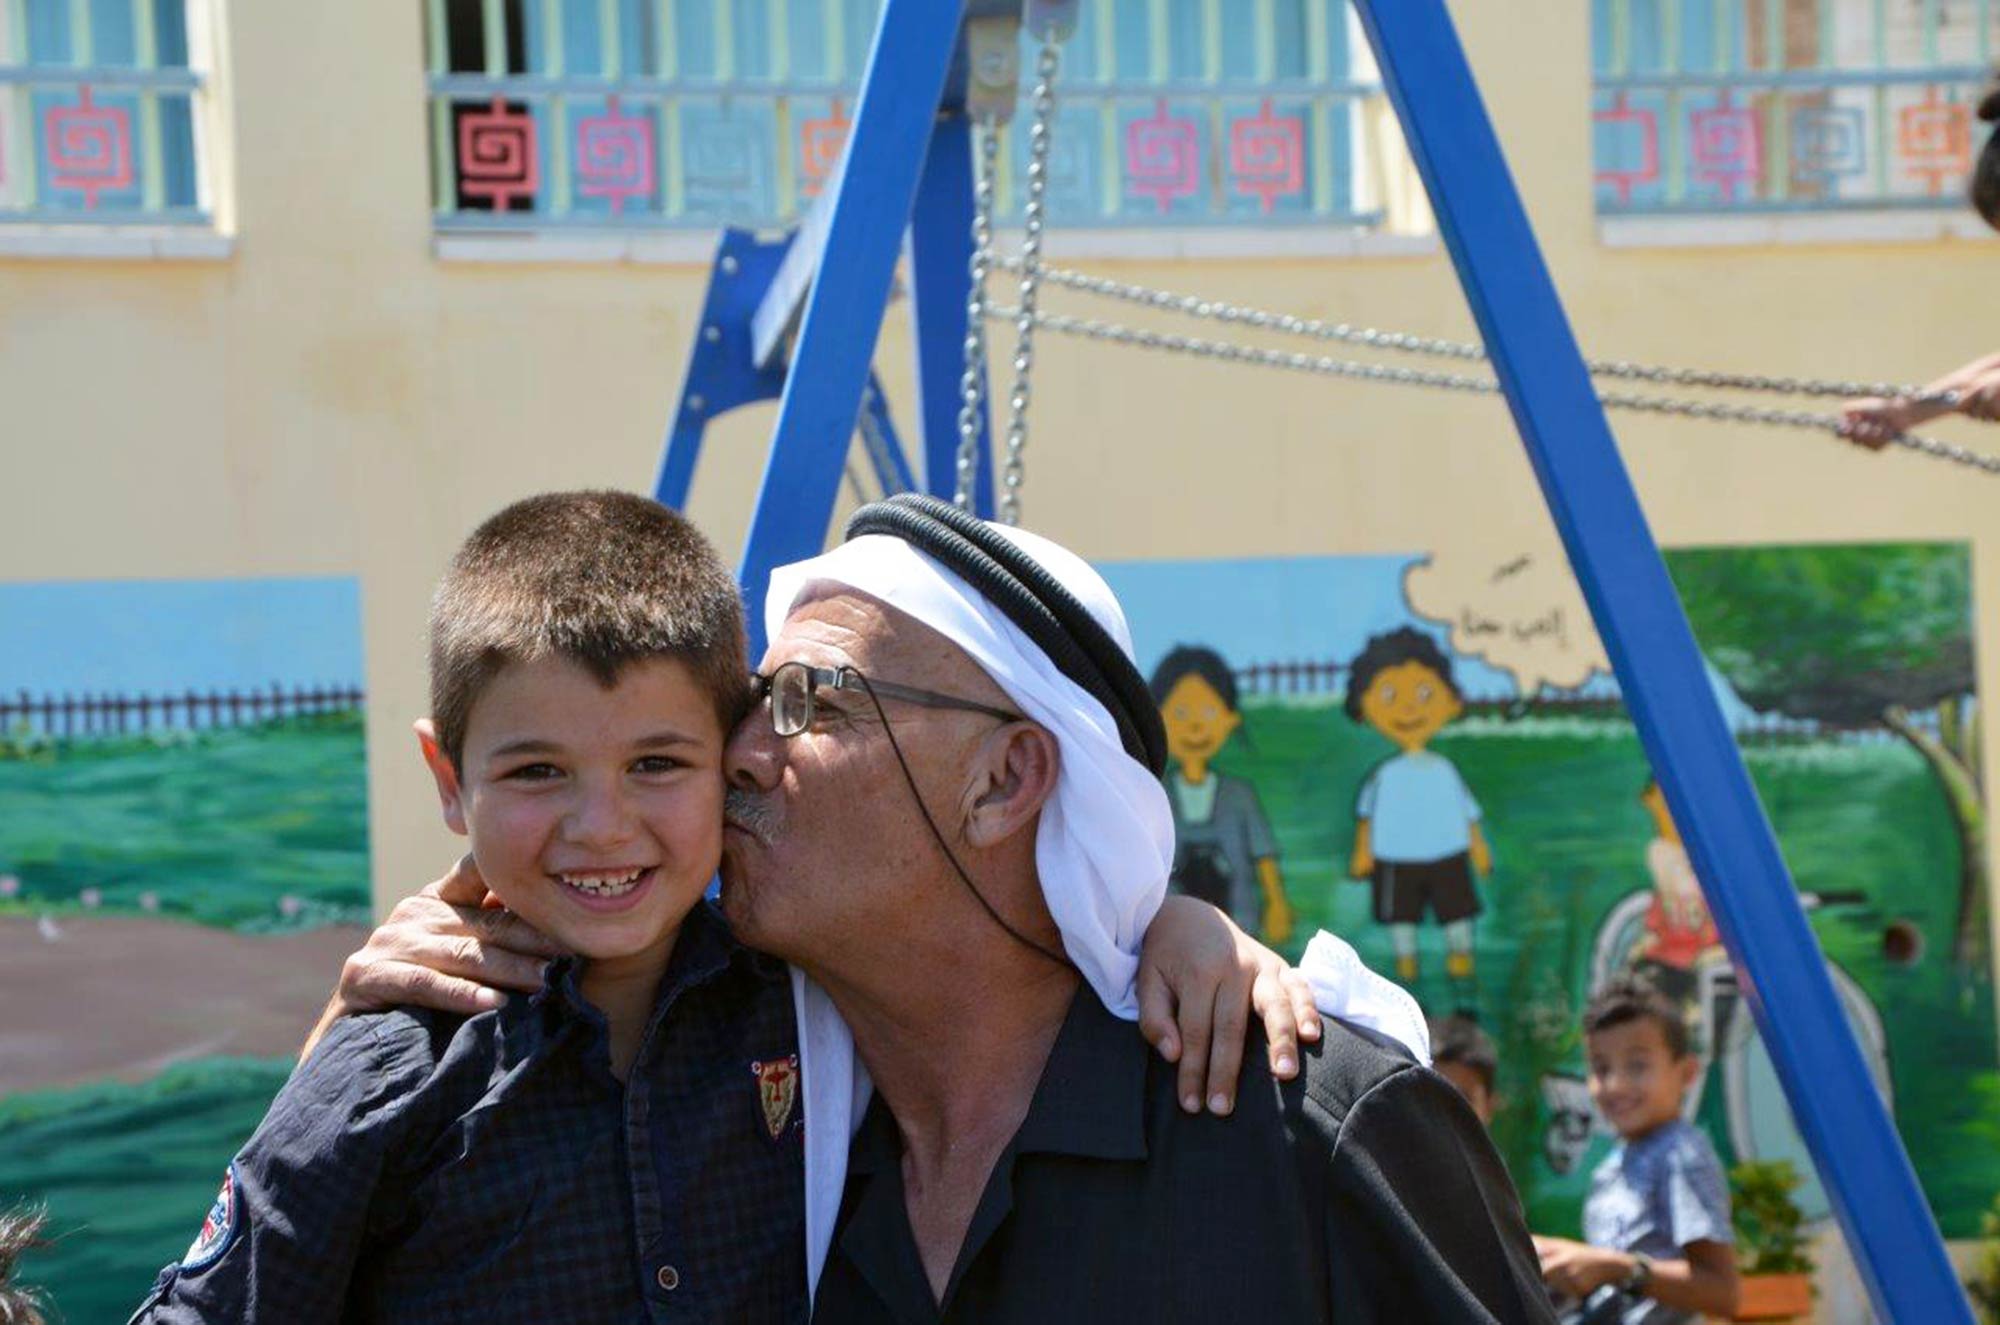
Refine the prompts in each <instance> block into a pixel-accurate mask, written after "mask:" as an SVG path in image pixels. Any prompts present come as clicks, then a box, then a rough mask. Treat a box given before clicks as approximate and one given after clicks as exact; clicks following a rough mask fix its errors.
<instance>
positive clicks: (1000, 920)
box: [854, 671, 1076, 971]
mask: <svg viewBox="0 0 2000 1325" xmlns="http://www.w3.org/2000/svg"><path fill="white" fill-rule="evenodd" d="M854 675H855V676H857V677H859V678H860V680H861V688H862V689H863V690H866V691H867V692H868V702H869V703H871V704H873V705H874V706H875V716H876V717H878V718H880V719H881V720H882V732H883V734H884V735H886V736H887V737H888V738H889V749H890V750H892V751H893V752H894V753H895V755H896V764H897V767H899V768H901V769H902V770H903V783H904V785H906V786H907V787H909V789H910V799H911V800H914V801H915V802H916V803H917V812H918V813H919V814H921V815H923V816H924V823H925V825H926V826H928V827H929V828H930V830H931V836H932V837H934V838H936V839H937V844H938V849H939V850H940V851H942V852H944V858H945V859H946V860H948V861H950V862H951V868H952V870H953V871H954V872H955V873H957V875H958V879H959V882H960V883H963V884H964V885H965V890H966V891H967V892H969V893H971V894H972V899H973V900H974V901H976V902H978V903H979V906H980V909H981V910H983V911H985V912H986V914H987V915H989V916H991V917H992V919H993V923H994V924H996V925H998V926H1000V928H1002V929H1004V930H1006V931H1007V933H1008V934H1009V935H1010V936H1011V937H1012V938H1014V939H1015V940H1016V941H1017V942H1020V943H1022V944H1024V945H1026V946H1027V947H1029V948H1032V949H1034V950H1035V951H1036V952H1038V953H1040V954H1041V955H1042V956H1044V957H1046V958H1048V959H1049V960H1050V961H1052V962H1054V963H1056V965H1058V966H1061V967H1064V968H1065V969H1067V970H1071V971H1074V970H1076V963H1075V962H1073V961H1071V960H1070V959H1069V958H1068V956H1066V955H1065V954H1063V953H1061V952H1058V951H1056V950H1055V949H1053V948H1050V947H1048V946H1047V945H1045V944H1041V943H1037V942H1036V941H1035V940H1034V939H1031V938H1029V937H1028V936H1027V935H1026V934H1023V933H1022V932H1021V931H1020V930H1018V929H1016V928H1014V926H1012V925H1010V924H1008V923H1007V919H1006V917H1004V916H1002V915H1001V914H1000V913H999V912H998V911H996V910H994V909H993V903H991V902H989V901H987V900H986V894H985V893H982V892H980V891H979V885H977V884H975V883H974V882H973V881H972V876H971V875H970V874H967V873H966V872H965V866H963V865H961V864H959V863H958V855H957V853H955V852H954V851H953V850H952V849H951V844H950V843H948V842H946V841H945V840H944V833H943V832H942V831H940V830H939V828H938V826H937V820H935V819H933V818H932V817H931V810H930V807H929V806H928V805H926V804H924V795H923V793H922V792H921V791H918V790H917V778H916V775H915V774H914V773H912V772H910V762H909V760H907V759H905V758H903V747H902V744H901V743H900V742H899V741H897V740H896V730H895V728H893V727H891V726H890V725H889V715H888V714H887V713H885V712H884V711H883V709H882V701H881V700H880V699H878V698H876V696H875V687H874V686H872V685H870V684H869V683H868V676H867V674H866V673H864V672H860V671H856V672H855V673H854Z"/></svg>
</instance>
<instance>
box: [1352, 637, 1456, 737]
mask: <svg viewBox="0 0 2000 1325" xmlns="http://www.w3.org/2000/svg"><path fill="white" fill-rule="evenodd" d="M1407 662H1420V663H1422V664H1423V665H1424V666H1426V667H1428V668H1430V669H1431V670H1432V671H1433V672H1436V673H1437V678H1438V680H1440V681H1442V682H1444V687H1445V689H1447V690H1449V691H1451V694H1452V698H1454V699H1458V700H1463V699H1464V698H1465V693H1464V692H1463V691H1461V690H1460V689H1459V688H1458V682H1457V681H1454V680H1453V679H1452V675H1451V659H1450V658H1448V657H1446V656H1445V652H1444V650H1443V649H1440V648H1439V647H1438V646H1437V641H1436V640H1434V639H1432V638H1431V637H1430V636H1429V635H1426V634H1424V632H1423V631H1421V630H1418V629H1417V628H1416V627H1414V626H1400V627H1398V628H1397V629H1395V630H1391V631H1388V632H1386V633H1384V634H1381V635H1377V636H1375V637H1374V638H1373V639H1371V640H1369V641H1368V642H1367V643H1366V644H1364V645H1362V646H1361V652H1360V654H1359V655H1358V656H1357V657H1356V658H1355V659H1354V661H1353V662H1352V663H1351V664H1349V665H1348V668H1347V699H1346V702H1345V705H1344V707H1345V708H1346V709H1347V716H1348V717H1350V718H1352V719H1354V720H1355V721H1356V722H1360V721H1361V697H1362V696H1363V695H1365V694H1367V693H1368V687H1369V686H1371V685H1373V684H1375V678H1376V677H1377V676H1378V675H1380V674H1381V673H1382V672H1385V671H1387V670H1388V669H1389V668H1391V667H1400V666H1401V665H1402V664H1404V663H1407Z"/></svg>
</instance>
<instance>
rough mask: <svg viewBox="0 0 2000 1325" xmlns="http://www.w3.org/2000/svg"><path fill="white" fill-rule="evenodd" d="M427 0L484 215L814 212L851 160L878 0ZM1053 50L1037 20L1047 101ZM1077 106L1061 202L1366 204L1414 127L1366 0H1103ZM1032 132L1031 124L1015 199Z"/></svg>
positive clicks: (460, 161)
mask: <svg viewBox="0 0 2000 1325" xmlns="http://www.w3.org/2000/svg"><path fill="white" fill-rule="evenodd" d="M427 3H428V5H429V33H430V49H429V61H430V88H431V102H430V132H431V141H432V165H433V187H434V196H433V204H434V206H435V209H436V212H437V215H438V218H439V222H440V224H441V225H442V226H445V227H447V228H451V229H469V230H470V229H482V228H485V229H544V228H559V227H565V226H606V225H609V226H621V227H629V226H659V225H666V226H674V225H683V226H712V225H715V224H718V223H723V222H728V223H733V224H742V225H765V224H777V223H783V222H786V221H789V220H792V219H795V218H796V217H797V216H798V215H799V213H800V212H801V211H802V210H803V209H804V208H805V207H806V206H807V205H809V204H810V202H811V200H812V198H813V197H814V196H815V195H816V194H817V193H818V192H819V191H820V190H821V189H822V188H824V187H825V186H826V184H827V182H828V180H829V179H830V178H831V176H832V173H833V171H834V169H835V167H836V165H837V164H838V161H839V157H840V151H841V147H842V145H843V144H844V143H845V141H846V136H847V130H848V127H849V123H850V120H851V117H852V115H853V111H854V99H853V98H854V90H855V89H856V88H857V87H858V85H859V83H860V78H861V71H862V67H863V65H864V64H865V62H866V60H867V54H868V44H869V41H870V39H871V37H872V36H873V33H874V25H875V16H876V10H877V3H876V0H427ZM1034 64H1035V61H1034V51H1033V50H1032V49H1031V48H1030V47H1029V45H1028V44H1027V43H1026V39H1025V38H1024V49H1023V70H1024V73H1023V88H1022V93H1023V99H1024V101H1025V99H1026V97H1027V95H1028V93H1029V92H1031V91H1032V76H1033V73H1032V71H1033V69H1034ZM1057 105H1058V111H1057V115H1058V118H1057V123H1056V130H1055V134H1054V138H1053V149H1052V157H1051V162H1050V180H1049V212H1050V217H1051V220H1052V221H1053V222H1054V223H1056V224H1070V225H1095V226H1119V225H1137V226H1157V225H1161V224H1171V225H1187V224H1230V223H1236V222H1243V221H1263V220H1275V221H1284V220H1295V221H1299V222H1308V221H1311V222H1325V221H1328V220H1333V221H1346V222H1350V223H1353V224H1356V225H1365V224H1369V223H1371V222H1373V221H1375V220H1376V219H1378V216H1379V212H1378V211H1377V208H1376V204H1375V203H1374V202H1373V201H1372V199H1373V198H1374V196H1375V195H1376V194H1377V193H1379V192H1380V191H1381V190H1380V189H1379V188H1378V187H1377V186H1376V184H1375V182H1374V180H1375V176H1374V174H1373V170H1374V164H1373V162H1374V158H1375V157H1376V156H1377V155H1378V153H1377V150H1376V148H1375V144H1377V143H1378V142H1382V141H1396V142H1399V140H1396V139H1395V135H1394V134H1393V133H1389V134H1387V135H1385V134H1384V133H1383V131H1382V125H1383V124H1384V123H1385V122H1387V123H1389V124H1391V125H1392V124H1393V121H1394V116H1393V115H1392V114H1390V113H1389V112H1388V109H1387V103H1386V101H1385V99H1384V98H1383V96H1382V92H1381V88H1380V86H1379V82H1378V80H1377V78H1376V76H1375V71H1374V67H1373V65H1372V63H1370V60H1369V56H1368V51H1367V44H1366V42H1365V41H1364V40H1363V39H1362V37H1361V35H1360V32H1359V30H1358V28H1357V26H1356V24H1355V22H1354V19H1353V16H1352V15H1351V14H1350V13H1349V11H1348V6H1347V0H1083V3H1082V6H1081V13H1080V22H1079V26H1078V30H1077V32H1076V33H1075V35H1074V36H1073V37H1072V38H1071V39H1070V40H1069V41H1068V42H1067V43H1066V44H1065V46H1064V48H1063V69H1062V73H1061V75H1060V77H1059V80H1058V88H1057ZM1025 114H1026V108H1025V106H1024V107H1023V111H1022V115H1023V116H1025ZM1020 122H1021V121H1020V120H1017V123H1020ZM1026 137H1027V135H1026V134H1025V133H1022V132H1016V133H1012V134H1010V135H1009V140H1008V156H1009V157H1010V158H1011V159H1008V160H1005V161H1004V162H1003V165H1002V177H1001V179H1000V180H999V181H998V195H997V196H998V203H999V206H1000V208H1001V212H1002V215H1003V217H1017V216H1018V215H1019V211H1020V206H1021V197H1020V187H1019V185H1020V181H1021V180H1022V179H1023V178H1024V177H1025V170H1026ZM1396 150H1397V151H1400V148H1399V147H1398V148H1396Z"/></svg>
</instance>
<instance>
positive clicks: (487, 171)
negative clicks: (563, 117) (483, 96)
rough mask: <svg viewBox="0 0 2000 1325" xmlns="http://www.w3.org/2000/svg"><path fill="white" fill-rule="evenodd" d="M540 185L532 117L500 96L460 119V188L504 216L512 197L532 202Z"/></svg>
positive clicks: (539, 167) (540, 172) (537, 152)
mask: <svg viewBox="0 0 2000 1325" xmlns="http://www.w3.org/2000/svg"><path fill="white" fill-rule="evenodd" d="M541 184H542V166H541V153H540V151H539V150H538V148H537V145H536V142H535V121H534V117H533V116H531V115H529V114H528V113H527V112H526V111H518V110H515V109H514V108H513V107H511V106H509V105H508V104H507V103H506V101H504V100H503V99H501V98H500V97H495V98H493V102H492V104H491V105H490V106H488V107H487V108H486V109H485V110H483V111H472V112H469V113H468V114H465V115H462V116H460V117H459V121H458V189H459V192H461V193H463V194H465V195H466V196H467V197H470V198H484V199H486V200H487V201H488V202H489V203H491V204H492V206H493V210H494V211H496V212H504V211H506V210H507V209H508V207H509V206H510V205H511V204H512V203H513V201H514V200H515V199H516V198H527V199H530V200H532V199H533V198H534V196H535V191H536V190H537V189H539V188H540V187H541Z"/></svg>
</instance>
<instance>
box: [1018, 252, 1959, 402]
mask: <svg viewBox="0 0 2000 1325" xmlns="http://www.w3.org/2000/svg"><path fill="white" fill-rule="evenodd" d="M999 264H1000V266H1002V267H1004V268H1006V269H1007V270H1008V271H1020V270H1022V266H1023V264H1022V262H1021V260H1020V259H1017V258H1012V257H1002V258H1000V259H999ZM1041 275H1042V277H1043V279H1045V280H1048V281H1051V282H1053V283H1055V284H1057V285H1060V286H1063V287H1065V288H1066V289H1071V290H1076V291H1079V292H1081V293H1084V294H1093V295H1098V296H1100V297H1102V298H1106V299H1118V300H1122V301H1124V302H1126V303H1130V304H1138V305H1140V306H1142V307H1146V308H1158V309H1164V310H1166V311H1168V312H1173V313H1185V314H1187V315H1188V316H1190V317H1199V318H1209V319H1212V320H1214V321H1217V322H1225V323H1232V324H1235V325H1239V326H1248V327H1256V328H1258V329H1260V330H1265V331H1277V332H1282V333H1285V334H1287V335H1294V336H1307V337H1312V338H1315V339H1318V340H1332V341H1340V342H1342V343H1344V344H1348V345H1365V346H1367V347H1369V348H1370V349H1378V350H1395V351H1399V352H1402V353H1406V354H1421V355H1428V356H1430V357H1432V358H1439V359H1460V360H1464V361H1466V362H1468V363H1479V362H1484V361H1485V359H1486V357H1487V356H1486V347H1485V346H1483V345H1476V344H1473V343H1471V342H1468V341H1456V340H1442V339H1438V338H1436V337H1430V336H1413V335H1409V334H1406V333H1404V332H1400V331H1379V330H1377V329H1375V328H1373V327H1355V326H1350V325H1348V324H1347V323H1345V322H1337V323H1330V322H1323V321H1321V320H1319V319H1318V318H1301V317H1293V316H1291V315H1290V314H1288V313H1273V312H1268V311H1266V310H1264V309H1261V308H1248V307H1244V306H1242V305H1238V304H1229V303H1223V302H1221V301H1220V300H1212V299H1203V298H1201V297H1200V296H1198V295H1191V294H1177V293H1175V292H1174V291H1171V290H1160V289H1155V288H1153V287H1151V286H1145V285H1133V284H1130V283H1128V282H1125V281H1114V280H1110V279H1107V278H1105V277H1102V276H1091V275H1088V274H1086V273H1084V272H1079V271H1069V270H1066V269H1064V268H1061V267H1044V268H1043V269H1042V272H1041ZM1584 364H1585V365H1586V366H1587V367H1588V368H1589V369H1590V372H1591V375H1592V376H1594V377H1611V378H1619V379H1622V380H1625V381H1634V382H1651V383H1654V384H1656V385H1660V386H1681V387H1707V388H1712V389H1715V390H1731V391H1757V392H1765V393H1769V394H1773V395H1787V396H1838V397H1841V398H1843V399H1851V398H1853V397H1856V396H1882V397H1889V398H1900V399H1904V400H1910V401H1913V402H1915V403H1917V404H1922V405H1944V406H1946V407H1950V406H1955V405H1956V404H1957V403H1958V399H1959V395H1958V393H1957V392H1956V391H1926V390H1924V389H1923V388H1921V387H1913V386H1898V385H1896V384H1895V383H1892V382H1843V381H1838V380H1833V381H1826V380H1820V379H1817V378H1801V377H1767V376H1762V375H1758V374H1754V373H1717V372H1708V371H1706V370H1703V369H1698V368H1662V367H1659V366H1657V365H1652V364H1641V363H1633V362H1631V361H1629V360H1625V359H1586V360H1584Z"/></svg>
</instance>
